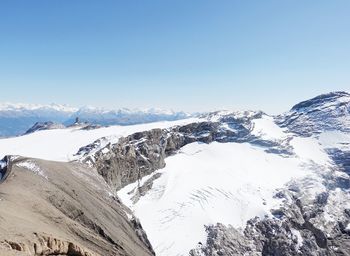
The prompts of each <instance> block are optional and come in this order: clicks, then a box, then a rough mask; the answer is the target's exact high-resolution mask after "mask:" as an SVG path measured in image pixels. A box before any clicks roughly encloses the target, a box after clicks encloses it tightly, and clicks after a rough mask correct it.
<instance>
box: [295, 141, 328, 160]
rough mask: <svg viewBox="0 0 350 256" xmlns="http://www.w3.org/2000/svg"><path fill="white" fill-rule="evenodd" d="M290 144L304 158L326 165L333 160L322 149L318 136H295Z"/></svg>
mask: <svg viewBox="0 0 350 256" xmlns="http://www.w3.org/2000/svg"><path fill="white" fill-rule="evenodd" d="M290 145H291V146H292V147H293V148H294V152H295V153H296V154H297V155H298V156H299V157H300V158H302V159H304V160H309V161H313V162H315V163H317V164H325V165H327V164H329V163H330V162H331V160H330V158H329V156H328V154H327V153H326V152H325V151H324V150H323V149H322V147H321V144H320V142H319V141H318V140H317V139H316V138H313V137H308V138H301V137H293V139H292V140H291V141H290Z"/></svg>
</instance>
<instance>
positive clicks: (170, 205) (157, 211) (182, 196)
mask: <svg viewBox="0 0 350 256" xmlns="http://www.w3.org/2000/svg"><path fill="white" fill-rule="evenodd" d="M253 122H254V123H255V124H256V127H255V129H254V130H253V131H254V133H259V134H261V136H263V137H268V138H272V139H280V138H283V137H287V136H288V134H286V133H285V132H284V131H283V129H281V128H278V127H277V126H276V125H275V124H274V122H273V120H272V119H271V118H269V117H267V116H265V117H263V118H260V119H256V120H254V121H253ZM290 145H291V146H292V147H293V152H294V154H295V155H293V156H291V157H282V156H280V155H278V154H272V153H267V152H266V151H265V149H264V148H262V147H258V146H255V145H252V144H250V143H217V142H213V143H211V144H204V143H192V144H189V145H187V146H185V147H183V148H182V149H181V150H180V152H179V153H178V154H176V155H174V156H171V157H169V158H167V159H166V167H165V168H164V169H161V170H159V171H157V172H155V173H153V174H152V175H150V176H148V177H144V178H143V179H142V181H141V182H135V183H133V184H130V185H128V186H126V187H124V188H123V189H122V190H120V191H119V193H118V195H119V196H120V198H121V199H122V201H123V202H124V203H125V204H126V205H127V206H129V207H130V208H131V209H133V210H134V212H135V214H136V216H138V217H139V218H140V220H141V222H142V223H143V227H144V228H145V230H146V232H147V234H148V238H149V239H150V241H151V243H152V245H153V247H154V249H155V251H156V253H157V255H160V256H162V255H164V256H173V255H174V256H175V255H188V253H189V251H190V250H191V249H193V248H195V247H196V246H197V244H198V242H201V243H202V244H204V243H205V241H206V235H207V233H206V229H205V226H208V225H215V224H216V223H221V224H224V225H232V226H233V227H234V228H240V229H244V228H245V226H246V223H247V221H248V220H249V219H252V218H254V217H256V216H258V217H260V218H262V219H263V218H266V217H270V218H271V217H273V216H272V214H271V209H274V208H278V207H279V206H280V205H281V204H282V199H281V198H276V197H275V194H276V193H277V191H278V189H281V188H283V187H286V186H287V185H288V184H291V183H299V181H300V180H306V179H309V180H312V179H316V180H317V178H318V175H319V174H318V170H323V169H322V168H323V167H324V166H327V165H328V164H329V163H330V162H331V160H330V159H329V157H328V155H327V153H326V152H325V151H323V150H322V148H321V147H319V146H317V145H318V143H317V141H316V140H315V139H311V138H310V139H309V138H293V139H292V140H291V142H290ZM314 163H318V164H320V165H322V166H323V167H322V168H321V169H320V168H319V167H317V166H318V165H316V166H315V165H314ZM159 174H160V175H161V176H160V177H159V178H157V179H155V180H154V181H153V184H152V188H151V189H150V190H149V191H148V192H147V193H146V195H144V196H142V197H141V198H140V199H139V200H135V198H137V197H136V195H137V193H138V187H139V186H142V185H143V184H144V183H148V182H147V180H149V179H151V180H153V179H154V178H152V177H154V176H155V175H157V176H158V175H159ZM317 185H320V184H314V186H313V188H314V189H315V190H314V191H312V192H313V193H309V194H308V195H309V196H310V197H312V196H315V193H316V192H318V189H317Z"/></svg>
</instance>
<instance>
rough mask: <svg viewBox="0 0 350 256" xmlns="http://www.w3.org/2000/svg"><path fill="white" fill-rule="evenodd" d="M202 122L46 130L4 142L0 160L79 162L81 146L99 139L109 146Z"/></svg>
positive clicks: (1, 141) (2, 141) (168, 122)
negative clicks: (16, 157) (147, 132)
mask: <svg viewBox="0 0 350 256" xmlns="http://www.w3.org/2000/svg"><path fill="white" fill-rule="evenodd" d="M198 121H200V119H197V118H188V119H183V120H178V121H163V122H154V123H147V124H140V125H130V126H117V125H116V126H110V127H103V128H98V129H94V130H81V129H80V128H77V127H75V128H67V129H54V130H43V131H38V132H35V133H31V134H28V135H24V136H19V137H13V138H6V139H0V154H1V155H0V158H1V157H3V156H4V155H21V156H25V157H33V158H41V159H46V160H54V161H64V162H65V161H70V160H75V157H74V154H76V153H77V152H78V150H79V148H80V147H82V146H85V145H88V144H90V143H92V142H94V141H95V140H97V139H99V138H101V137H106V141H105V143H103V144H102V145H101V147H100V148H102V147H103V146H105V145H106V144H107V143H108V142H109V141H112V142H116V141H117V140H118V138H120V137H122V136H128V135H130V134H132V133H135V132H140V131H145V130H150V129H154V128H169V127H172V126H175V125H185V124H188V123H192V122H198Z"/></svg>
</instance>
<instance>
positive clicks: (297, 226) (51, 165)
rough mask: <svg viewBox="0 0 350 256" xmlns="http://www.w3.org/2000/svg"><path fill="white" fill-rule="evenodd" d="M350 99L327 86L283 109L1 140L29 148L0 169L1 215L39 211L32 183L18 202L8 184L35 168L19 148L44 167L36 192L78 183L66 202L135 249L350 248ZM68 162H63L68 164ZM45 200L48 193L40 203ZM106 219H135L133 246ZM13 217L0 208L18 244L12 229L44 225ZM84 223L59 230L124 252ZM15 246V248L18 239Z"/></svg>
mask: <svg viewBox="0 0 350 256" xmlns="http://www.w3.org/2000/svg"><path fill="white" fill-rule="evenodd" d="M349 106H350V96H349V94H348V93H346V92H332V93H328V94H324V95H320V96H317V97H315V98H313V99H310V100H306V101H303V102H301V103H299V104H296V105H295V106H294V107H292V109H291V110H290V111H288V112H287V113H284V114H281V115H278V116H269V115H267V114H266V113H264V112H262V111H239V112H238V111H237V112H235V111H216V112H212V113H206V114H202V115H200V116H198V117H197V118H186V119H183V120H178V121H162V122H153V123H147V124H138V125H130V126H127V125H126V126H109V127H96V128H94V129H84V127H81V126H72V127H68V128H64V129H51V130H39V131H36V132H34V133H30V134H27V135H24V136H19V137H13V138H7V139H0V152H1V153H2V155H1V156H0V157H2V156H4V155H21V156H24V158H23V157H22V158H15V159H14V160H11V161H12V162H11V161H7V160H6V159H12V158H8V157H7V158H4V160H3V161H2V162H0V166H1V169H2V170H4V169H5V168H7V169H6V170H7V171H6V172H4V171H0V173H1V176H0V177H1V181H2V183H1V181H0V196H2V195H6V196H3V200H4V201H3V200H0V205H1V204H2V203H5V204H6V205H12V207H13V208H9V207H4V208H0V209H2V212H1V216H3V215H4V216H10V215H11V213H12V212H13V211H15V209H20V211H19V212H21V213H22V212H23V216H22V215H21V216H18V217H20V218H19V219H22V218H23V219H25V214H24V213H25V212H26V211H29V213H30V216H32V214H34V215H35V216H39V217H38V218H39V219H41V218H42V217H41V215H37V214H38V213H37V212H36V211H35V212H34V213H33V212H32V210H30V209H32V207H31V206H30V205H28V204H29V203H24V202H26V201H28V202H31V201H30V200H29V199H28V197H29V198H30V197H31V195H32V194H31V193H29V195H28V197H24V199H23V200H24V201H23V203H22V201H20V203H19V204H18V205H17V204H16V205H15V204H10V202H13V201H14V200H15V195H16V193H17V192H16V193H14V192H13V190H14V187H15V185H13V189H8V187H9V186H10V185H11V182H12V183H15V182H19V183H18V184H19V185H18V186H21V184H24V183H25V181H24V180H23V179H24V177H26V175H27V172H28V170H25V168H24V169H23V164H19V166H22V167H21V168H22V169H16V168H19V167H18V164H17V162H16V161H17V160H16V159H18V161H20V162H21V161H24V162H25V164H24V167H25V166H28V163H26V162H28V161H29V162H31V163H34V164H35V165H38V166H40V167H41V168H31V170H29V172H30V177H31V179H33V181H32V182H28V184H33V185H31V186H29V187H30V188H32V187H35V189H34V190H35V191H36V192H35V193H37V194H39V195H40V196H43V197H44V198H45V194H51V193H56V192H55V191H58V195H60V193H61V192H60V191H62V190H63V191H68V192H69V191H73V190H74V191H76V192H77V191H78V192H77V195H76V197H75V196H73V194H74V193H73V192H69V193H68V192H66V193H68V194H69V195H70V197H72V198H73V199H74V200H76V201H68V202H70V203H71V204H72V205H70V206H69V207H68V208H67V209H71V208H72V209H74V210H78V209H86V210H83V212H85V211H87V216H88V219H90V220H95V221H96V223H97V224H96V225H98V226H100V227H102V226H101V223H104V224H103V227H104V228H103V230H104V232H105V233H104V234H107V232H109V233H108V237H110V238H112V240H113V241H114V242H115V243H116V244H118V245H121V244H123V245H124V246H125V245H127V247H128V248H133V250H136V249H135V248H137V250H138V249H140V248H143V249H140V250H143V252H145V253H151V254H152V253H153V251H154V252H155V254H156V255H160V256H172V255H190V256H203V255H207V256H211V255H248V256H256V255H264V256H269V255H278V256H282V255H283V256H294V255H317V256H324V255H350V253H349V252H350V176H349V175H350V150H349V145H350V131H349V130H348V127H349V126H348V122H349ZM38 158H41V159H45V160H40V159H38ZM53 161H56V162H53ZM57 161H59V162H57ZM32 165H33V164H29V166H32ZM6 166H12V167H13V166H14V167H13V168H14V169H12V168H9V167H6ZM61 168H63V169H65V170H66V171H64V172H62V174H61V173H60V171H58V170H59V169H61ZM11 169H12V170H14V172H13V173H14V174H15V175H13V176H11V175H9V173H11V172H9V170H11ZM27 169H28V168H27ZM29 169H30V168H29ZM76 173H84V175H80V174H79V175H78V176H79V177H81V179H80V178H79V179H78V180H77V181H76V182H78V183H79V184H76V183H75V179H76V178H75V177H74V178H73V176H71V175H75V174H76ZM28 175H29V174H28ZM86 175H87V176H90V175H91V176H92V177H93V178H91V179H90V178H86ZM46 177H47V178H48V179H47V178H46ZM66 179H67V183H68V184H66V185H64V184H65V183H64V181H65V180H66ZM16 180H18V181H16ZM34 180H35V182H34ZM56 180H57V181H56ZM84 182H86V183H87V186H86V187H85V186H84V185H83V184H84ZM34 184H40V186H35V185H34ZM45 184H46V185H45ZM94 184H95V185H94ZM66 186H68V188H69V189H68V188H67V187H66ZM90 186H92V187H95V189H97V190H98V188H101V187H103V188H105V189H104V191H109V193H111V194H112V195H113V198H116V201H117V202H116V204H117V206H116V207H119V208H120V209H123V211H124V212H127V213H128V214H126V216H129V214H133V215H135V217H132V218H131V219H136V218H137V219H138V220H139V221H140V224H137V225H136V226H135V225H134V226H132V225H131V224H130V222H128V219H127V218H125V216H124V217H121V218H120V215H118V218H115V219H114V218H113V216H111V215H108V214H109V213H110V212H111V211H110V208H109V207H110V204H109V203H108V202H106V201H105V200H104V199H101V196H102V197H103V195H104V193H105V192H103V191H100V192H98V191H97V190H94V192H93V193H91V195H89V197H88V198H87V199H83V198H85V194H84V193H85V192H81V190H83V191H85V190H86V189H90ZM41 187H43V188H41ZM106 188H108V189H106ZM26 189H27V188H26ZM57 189H58V190H57ZM30 191H31V190H30ZM40 191H42V195H41V193H40ZM23 193H24V192H23ZM70 193H73V194H72V195H71V194H70ZM107 194H108V193H107ZM94 195H95V196H94ZM79 196H81V197H79ZM90 196H92V198H91V197H90ZM12 197H13V198H12ZM95 197H96V198H95ZM19 198H20V197H19ZM35 198H36V197H35ZM60 198H61V195H60V196H59V197H58V201H59V202H62V201H61V200H60ZM70 200H71V199H70ZM94 200H98V201H99V202H100V205H99V207H97V209H98V210H95V211H91V208H89V207H90V206H91V204H89V203H88V201H93V202H95V201H94ZM80 201H81V202H80ZM40 202H41V201H40ZM78 202H79V203H78ZM50 203H51V204H53V205H56V203H55V201H54V202H51V201H50ZM92 204H95V203H92ZM16 207H17V208H16ZM18 207H20V208H18ZM43 207H44V206H43ZM46 208H47V206H46V204H45V207H44V208H42V209H46ZM119 208H118V209H119ZM10 209H12V210H11V212H10V213H9V212H8V211H10ZM28 209H29V210H28ZM128 209H130V212H129V210H128ZM43 212H45V211H43ZM64 212H66V211H64ZM6 214H7V215H6ZM18 214H19V213H18ZM49 216H50V215H49ZM53 216H55V215H53ZM65 216H66V217H64V220H65V222H68V221H74V222H78V223H77V224H76V225H77V227H79V225H81V221H82V220H84V219H85V218H75V217H74V216H75V215H74V214H65ZM83 216H85V215H83ZM105 219H108V221H111V222H112V223H114V225H122V226H124V225H129V227H130V225H131V227H134V228H131V229H127V230H125V229H122V230H123V231H124V232H125V233H124V234H123V235H122V237H124V236H127V237H129V238H130V237H134V234H135V232H136V234H141V235H138V236H137V237H138V239H139V240H137V241H139V242H137V241H135V243H136V244H135V246H136V247H135V248H134V247H131V246H132V242H131V243H130V240H127V241H125V242H123V243H119V242H118V241H117V240H116V239H117V238H116V237H117V236H118V235H117V236H113V237H112V235H113V234H114V233H113V232H117V231H116V230H115V231H113V230H114V226H113V225H112V226H109V224H108V223H105V222H104V221H105ZM129 220H130V219H129ZM50 221H51V220H50ZM50 221H49V222H48V223H50ZM4 223H6V225H5V224H4ZM13 223H15V221H13V220H12V219H10V218H9V219H5V220H2V219H1V218H0V227H4V228H2V230H1V234H4V235H3V236H2V237H1V236H0V244H6V243H7V244H9V245H10V247H11V243H8V242H6V241H12V240H8V239H6V237H5V236H8V237H14V238H13V240H14V241H15V242H16V243H17V244H32V243H33V242H32V241H36V240H35V239H36V238H33V237H31V236H29V235H28V234H30V231H31V232H36V233H37V227H36V226H33V225H28V226H27V228H26V229H25V230H24V231H21V232H24V234H21V232H13V230H14V229H15V228H18V227H17V226H15V224H13ZM39 223H41V222H39ZM44 223H46V222H44ZM83 223H84V222H83ZM89 223H90V222H89ZM118 223H123V224H118ZM126 223H129V224H126ZM21 224H22V223H20V225H21ZM11 225H12V226H11ZM47 225H49V224H47ZM83 225H86V224H83ZM92 226H94V225H92ZM106 227H110V229H106ZM135 227H137V228H135ZM87 228H91V225H90V226H88V227H87ZM62 229H63V230H60V231H59V232H60V233H62V234H65V232H67V231H66V228H64V227H62ZM95 230H96V229H95ZM105 230H106V231H105ZM39 231H40V232H41V233H42V232H45V234H49V235H50V236H51V237H55V238H56V237H57V236H58V234H59V233H58V230H57V229H54V228H50V229H46V228H44V226H43V228H42V229H39ZM98 233H99V234H100V238H99V239H101V232H98ZM82 234H83V235H82V236H83V238H81V236H80V238H79V237H77V236H70V237H68V236H66V235H64V236H63V239H60V241H70V242H71V243H73V244H74V245H75V247H79V248H81V249H82V250H84V251H87V250H89V252H91V253H95V254H96V255H109V254H112V255H124V254H122V253H119V252H117V253H116V252H115V251H113V249H112V248H111V247H109V245H108V246H107V245H106V247H105V251H103V252H102V251H101V249H99V248H100V247H99V246H98V245H97V246H96V244H95V243H94V244H90V243H91V242H90V240H86V239H85V238H84V236H85V233H82ZM102 234H103V233H102ZM117 234H118V233H117ZM21 237H22V238H21ZM23 237H24V238H23ZM103 237H104V238H103ZM105 238H106V236H104V235H102V239H105ZM5 240H6V241H5ZM140 240H141V242H140ZM1 241H2V242H3V243H1ZM4 241H5V242H4ZM24 241H27V242H24ZM28 241H29V242H28ZM148 241H149V243H150V244H151V246H150V245H149V243H148ZM123 245H121V246H122V247H123ZM28 246H29V245H28ZM116 247H117V248H119V247H118V246H116ZM11 248H12V249H8V250H10V251H11V252H13V251H14V250H16V248H17V247H16V246H14V247H11ZM123 248H124V247H123ZM1 250H2V249H1V247H0V252H1ZM128 252H131V251H128ZM113 253H115V254H113ZM118 253H119V254H118ZM44 255H45V254H44ZM134 255H139V254H137V253H136V254H134Z"/></svg>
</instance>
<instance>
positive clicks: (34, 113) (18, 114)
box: [0, 103, 190, 137]
mask: <svg viewBox="0 0 350 256" xmlns="http://www.w3.org/2000/svg"><path fill="white" fill-rule="evenodd" d="M189 116H190V115H189V114H188V113H185V112H175V111H169V110H160V109H145V110H137V109H136V110H129V109H120V110H109V109H104V108H95V107H82V108H74V107H70V106H66V105H58V104H50V105H39V104H12V103H3V104H0V137H8V136H16V135H20V134H23V133H25V132H26V131H27V130H28V129H30V128H31V127H32V126H33V125H34V124H35V123H45V122H53V123H62V124H64V125H71V124H73V123H74V122H75V119H76V118H77V117H79V119H80V121H81V122H87V123H91V124H97V125H131V124H140V123H149V122H156V121H171V120H179V119H183V118H187V117H189Z"/></svg>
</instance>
